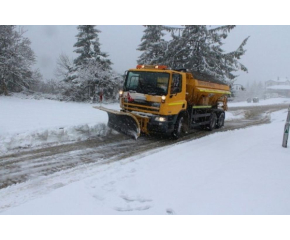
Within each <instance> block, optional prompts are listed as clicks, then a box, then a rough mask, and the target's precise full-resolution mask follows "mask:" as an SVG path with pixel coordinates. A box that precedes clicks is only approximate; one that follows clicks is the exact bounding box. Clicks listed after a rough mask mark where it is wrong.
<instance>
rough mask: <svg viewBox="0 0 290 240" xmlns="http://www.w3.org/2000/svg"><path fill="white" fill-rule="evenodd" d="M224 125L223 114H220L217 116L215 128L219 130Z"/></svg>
mask: <svg viewBox="0 0 290 240" xmlns="http://www.w3.org/2000/svg"><path fill="white" fill-rule="evenodd" d="M224 125H225V113H224V112H222V113H221V114H220V115H219V118H218V120H217V124H216V127H217V128H221V127H223V126H224Z"/></svg>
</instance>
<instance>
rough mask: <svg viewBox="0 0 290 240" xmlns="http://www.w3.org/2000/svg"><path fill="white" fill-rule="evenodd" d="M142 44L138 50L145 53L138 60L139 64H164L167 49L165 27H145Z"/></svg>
mask: <svg viewBox="0 0 290 240" xmlns="http://www.w3.org/2000/svg"><path fill="white" fill-rule="evenodd" d="M145 27H146V29H145V30H144V35H143V36H142V38H141V41H142V42H141V44H140V45H139V47H138V48H137V50H139V51H142V52H143V53H142V54H141V56H140V57H139V58H138V60H137V62H138V64H162V61H163V55H164V51H165V48H166V45H167V44H166V41H165V40H164V39H163V37H164V35H165V34H164V33H163V31H164V27H163V26H161V25H149V26H145Z"/></svg>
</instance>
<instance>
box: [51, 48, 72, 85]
mask: <svg viewBox="0 0 290 240" xmlns="http://www.w3.org/2000/svg"><path fill="white" fill-rule="evenodd" d="M56 64H57V68H56V71H55V76H56V77H57V78H58V79H60V80H63V81H65V82H69V81H72V80H73V79H75V78H76V76H75V71H76V67H75V65H74V60H73V59H70V58H69V57H68V56H67V55H66V54H65V53H62V54H60V55H59V58H58V59H57V62H56Z"/></svg>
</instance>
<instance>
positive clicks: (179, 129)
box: [172, 116, 188, 139]
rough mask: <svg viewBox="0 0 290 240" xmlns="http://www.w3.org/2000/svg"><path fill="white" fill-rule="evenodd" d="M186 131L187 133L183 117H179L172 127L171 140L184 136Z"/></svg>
mask: <svg viewBox="0 0 290 240" xmlns="http://www.w3.org/2000/svg"><path fill="white" fill-rule="evenodd" d="M187 131H188V126H187V123H186V120H185V117H184V116H179V117H178V118H177V121H176V124H175V126H174V131H173V133H172V136H173V138H174V139H178V138H180V137H182V136H184V135H185V134H186V133H187Z"/></svg>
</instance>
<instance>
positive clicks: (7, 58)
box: [0, 25, 35, 95]
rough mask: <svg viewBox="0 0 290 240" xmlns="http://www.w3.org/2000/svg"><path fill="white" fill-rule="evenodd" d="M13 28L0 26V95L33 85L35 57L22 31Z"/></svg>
mask: <svg viewBox="0 0 290 240" xmlns="http://www.w3.org/2000/svg"><path fill="white" fill-rule="evenodd" d="M15 28H16V27H15V26H11V25H4V26H3V25H1V26H0V93H1V92H3V93H4V94H5V95H7V94H8V91H21V90H23V89H29V88H30V85H31V84H33V83H34V81H35V78H34V75H35V74H34V73H33V70H32V66H33V64H34V62H35V55H34V52H33V51H32V49H31V48H30V43H31V42H30V40H29V39H28V38H26V37H24V36H23V34H24V31H23V30H22V29H21V28H20V29H19V31H16V30H15Z"/></svg>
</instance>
